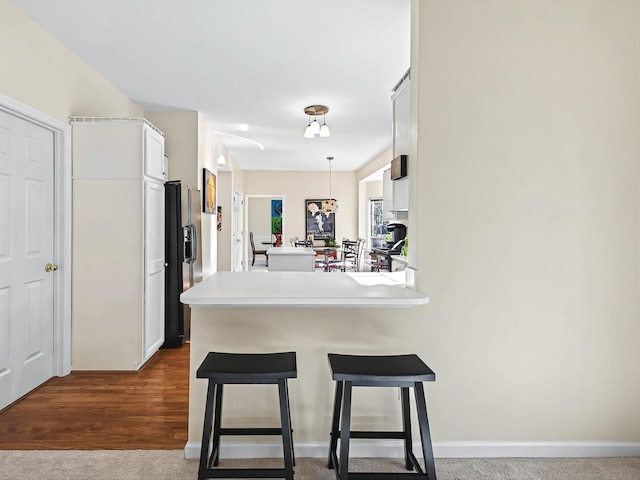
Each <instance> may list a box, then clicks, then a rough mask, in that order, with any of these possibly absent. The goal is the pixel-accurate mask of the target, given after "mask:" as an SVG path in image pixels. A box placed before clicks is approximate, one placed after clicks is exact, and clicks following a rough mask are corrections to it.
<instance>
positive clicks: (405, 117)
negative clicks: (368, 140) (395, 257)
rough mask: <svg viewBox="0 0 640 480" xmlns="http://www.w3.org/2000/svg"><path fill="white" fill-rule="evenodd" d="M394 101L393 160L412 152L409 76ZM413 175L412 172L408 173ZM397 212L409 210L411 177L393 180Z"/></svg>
mask: <svg viewBox="0 0 640 480" xmlns="http://www.w3.org/2000/svg"><path fill="white" fill-rule="evenodd" d="M392 99H393V158H394V159H395V158H397V157H399V156H400V155H409V153H410V150H411V96H410V88H409V76H408V75H407V76H406V77H405V78H404V80H403V81H402V82H401V83H400V85H399V86H398V88H397V89H396V91H395V93H394V95H393V96H392ZM408 175H411V172H410V171H409V172H408ZM392 191H393V194H392V198H393V202H392V204H393V207H392V210H393V211H395V212H407V211H408V210H409V177H408V176H406V177H403V178H398V179H396V180H392Z"/></svg>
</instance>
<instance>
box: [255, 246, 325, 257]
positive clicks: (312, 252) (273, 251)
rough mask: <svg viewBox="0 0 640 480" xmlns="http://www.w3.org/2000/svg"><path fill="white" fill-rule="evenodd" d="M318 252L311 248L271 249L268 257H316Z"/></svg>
mask: <svg viewBox="0 0 640 480" xmlns="http://www.w3.org/2000/svg"><path fill="white" fill-rule="evenodd" d="M315 254H316V251H315V250H314V249H313V248H309V247H271V248H270V249H269V250H267V255H269V256H271V255H315Z"/></svg>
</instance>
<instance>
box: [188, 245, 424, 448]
mask: <svg viewBox="0 0 640 480" xmlns="http://www.w3.org/2000/svg"><path fill="white" fill-rule="evenodd" d="M269 263H271V257H270V258H269ZM180 299H181V300H182V302H183V303H187V304H189V305H190V306H191V340H190V345H191V346H190V349H191V360H190V368H189V384H190V386H189V440H188V442H187V444H186V445H185V456H186V457H187V458H198V456H199V454H200V439H201V436H202V425H203V423H202V419H203V416H204V404H205V398H206V395H207V388H206V387H207V382H206V381H204V380H202V379H197V378H196V370H197V368H198V366H199V365H200V363H201V362H202V360H203V358H204V357H205V356H206V355H207V353H208V352H212V351H218V352H285V351H295V352H296V354H297V367H298V378H295V379H291V382H290V384H289V388H290V395H291V397H290V399H291V412H292V421H293V428H294V430H295V434H294V442H295V445H296V453H299V454H300V456H311V457H317V456H321V455H326V444H327V443H328V441H329V437H328V432H329V430H330V419H331V413H332V401H333V395H334V388H335V386H334V382H333V381H332V380H331V375H330V373H329V369H328V364H327V354H328V353H330V352H334V353H360V354H389V355H391V354H394V355H395V354H401V353H413V352H416V351H419V350H418V349H417V347H416V345H415V343H416V342H418V344H420V345H421V344H422V343H423V340H422V339H421V338H416V337H415V336H412V334H411V333H410V332H411V331H412V330H411V329H412V325H415V323H416V322H419V321H421V320H420V319H421V316H420V314H419V313H418V312H414V310H419V309H421V308H425V305H426V304H427V303H428V302H429V297H428V296H427V295H426V294H424V293H421V292H417V291H414V290H412V289H410V288H408V287H405V285H404V272H393V273H386V272H385V273H369V272H356V273H341V272H335V273H334V272H332V273H327V272H262V271H260V272H217V273H214V274H213V275H211V276H209V277H208V278H206V279H205V280H204V281H202V282H200V283H199V284H197V285H196V286H194V287H192V288H190V289H189V290H187V291H186V292H184V293H183V294H182V295H181V297H180ZM400 307H406V308H400ZM234 387H235V388H229V389H225V401H224V402H225V404H226V407H225V408H226V409H227V411H226V414H225V421H228V423H229V424H236V425H237V424H242V425H244V426H264V425H278V422H279V418H278V413H277V412H278V403H277V398H278V397H277V391H274V390H273V388H271V387H273V385H253V386H251V391H250V393H249V392H247V390H246V388H243V386H242V385H240V386H234ZM388 390H392V389H388ZM393 393H394V392H392V393H390V395H391V394H393ZM374 397H375V398H373V397H372V398H371V399H370V401H371V402H374V404H375V406H374V405H367V402H366V401H365V402H361V403H359V404H358V405H357V406H354V410H353V415H354V418H365V419H366V418H368V417H366V416H365V417H362V415H366V412H367V411H369V410H370V409H372V408H374V409H376V410H377V411H380V412H381V415H380V416H379V417H376V419H375V420H371V421H367V420H365V422H364V423H365V428H367V429H371V430H375V429H382V430H384V429H387V430H388V428H384V427H385V426H381V425H378V424H377V423H376V422H378V421H379V419H382V420H380V421H384V422H393V423H394V424H400V422H401V419H400V418H399V409H398V408H397V405H396V402H395V401H393V402H392V401H385V400H384V398H380V397H381V396H377V395H376V396H374ZM255 399H259V401H257V402H256V401H255ZM375 402H382V405H379V404H376V403H375ZM368 409H369V410H368ZM387 426H388V425H387ZM387 447H388V448H391V449H393V448H394V447H398V448H400V447H401V444H400V443H399V442H396V441H394V442H392V444H391V445H388V446H387V445H386V446H385V448H387ZM224 448H228V450H227V452H229V453H228V454H225V455H230V456H235V457H252V458H253V457H256V455H258V456H260V455H263V454H264V456H271V455H276V454H274V453H273V452H278V448H282V442H281V441H279V439H278V440H272V441H266V442H265V440H264V439H261V440H260V441H256V440H252V439H248V438H245V439H243V440H238V441H234V442H233V443H232V442H228V443H227V444H226V445H225V446H224ZM389 451H391V450H389ZM256 452H261V453H256ZM276 456H277V455H276Z"/></svg>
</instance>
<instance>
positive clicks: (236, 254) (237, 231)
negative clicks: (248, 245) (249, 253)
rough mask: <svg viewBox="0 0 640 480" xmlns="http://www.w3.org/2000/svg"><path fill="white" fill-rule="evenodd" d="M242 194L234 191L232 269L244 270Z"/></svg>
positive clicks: (233, 270) (234, 270)
mask: <svg viewBox="0 0 640 480" xmlns="http://www.w3.org/2000/svg"><path fill="white" fill-rule="evenodd" d="M242 225H243V223H242V194H240V193H238V192H235V191H234V192H233V233H232V235H231V259H232V261H231V271H232V272H240V271H242V252H243V248H242Z"/></svg>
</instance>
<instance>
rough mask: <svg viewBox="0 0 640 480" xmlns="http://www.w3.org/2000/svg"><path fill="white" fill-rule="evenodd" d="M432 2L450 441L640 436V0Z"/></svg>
mask: <svg viewBox="0 0 640 480" xmlns="http://www.w3.org/2000/svg"><path fill="white" fill-rule="evenodd" d="M418 4H419V9H420V12H419V15H418V16H414V17H416V18H414V19H415V20H417V21H418V22H419V38H418V39H416V40H417V42H416V44H414V49H413V55H414V56H413V58H412V71H411V73H412V88H415V90H414V91H412V96H413V100H414V102H415V101H416V100H418V101H419V103H418V110H417V111H416V110H414V111H413V116H414V118H415V117H416V116H417V115H419V118H420V124H419V126H418V130H417V134H418V143H417V151H415V150H414V151H413V152H412V155H411V156H410V159H411V158H417V159H418V164H417V165H410V172H416V173H417V175H416V177H415V181H416V183H417V185H419V188H417V189H415V190H413V191H414V192H415V193H416V194H415V195H414V196H413V199H412V203H411V207H410V212H411V214H412V218H411V223H412V225H414V226H415V230H416V232H417V236H418V238H419V240H418V247H417V249H416V251H414V252H413V255H414V256H415V257H414V258H415V259H416V261H417V266H418V268H419V275H418V283H419V286H420V289H421V290H423V291H425V292H428V293H429V295H430V297H431V304H430V305H429V307H427V308H426V309H424V311H422V312H413V313H412V316H413V315H415V314H420V315H421V325H420V328H419V330H418V331H414V332H409V331H407V330H406V329H403V328H401V329H400V330H399V331H398V334H399V335H410V336H411V337H412V338H416V337H419V338H421V342H420V344H416V345H415V347H417V349H418V350H419V351H420V352H421V353H422V354H423V356H424V358H425V360H427V361H428V362H429V363H430V364H431V366H432V367H433V368H434V369H435V371H436V372H437V374H438V381H437V382H436V383H435V384H434V385H433V386H430V387H429V395H430V397H431V399H432V402H431V413H432V418H433V427H434V435H435V439H436V440H454V439H457V440H462V439H465V440H634V441H638V440H640V429H639V427H638V425H640V409H639V408H638V405H640V376H639V375H636V374H635V366H637V365H640V349H639V348H638V339H639V338H640V321H639V315H640V308H639V303H638V302H639V301H640V296H639V295H638V293H639V291H638V290H639V287H640V283H639V278H640V277H639V275H638V274H639V272H638V267H639V259H640V237H639V232H640V230H639V226H640V225H639V220H640V217H639V215H638V207H639V201H640V187H639V184H638V173H639V172H638V166H639V162H638V157H639V155H640V136H639V135H638V132H639V131H640V108H639V105H640V88H638V85H640V63H638V61H637V58H638V52H640V30H638V28H637V25H638V22H640V3H638V2H628V1H601V0H563V1H540V2H530V1H512V0H487V1H484V2H477V1H475V0H465V1H463V0H456V1H454V2H442V1H436V0H426V1H420V2H417V1H414V8H415V7H416V6H417V5H418ZM415 47H417V49H419V52H418V51H416V48H415ZM416 62H417V63H416ZM416 80H417V81H416ZM416 96H417V98H416ZM414 104H415V103H414ZM412 175H413V173H412ZM414 186H415V185H412V187H414ZM398 325H402V322H398Z"/></svg>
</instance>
